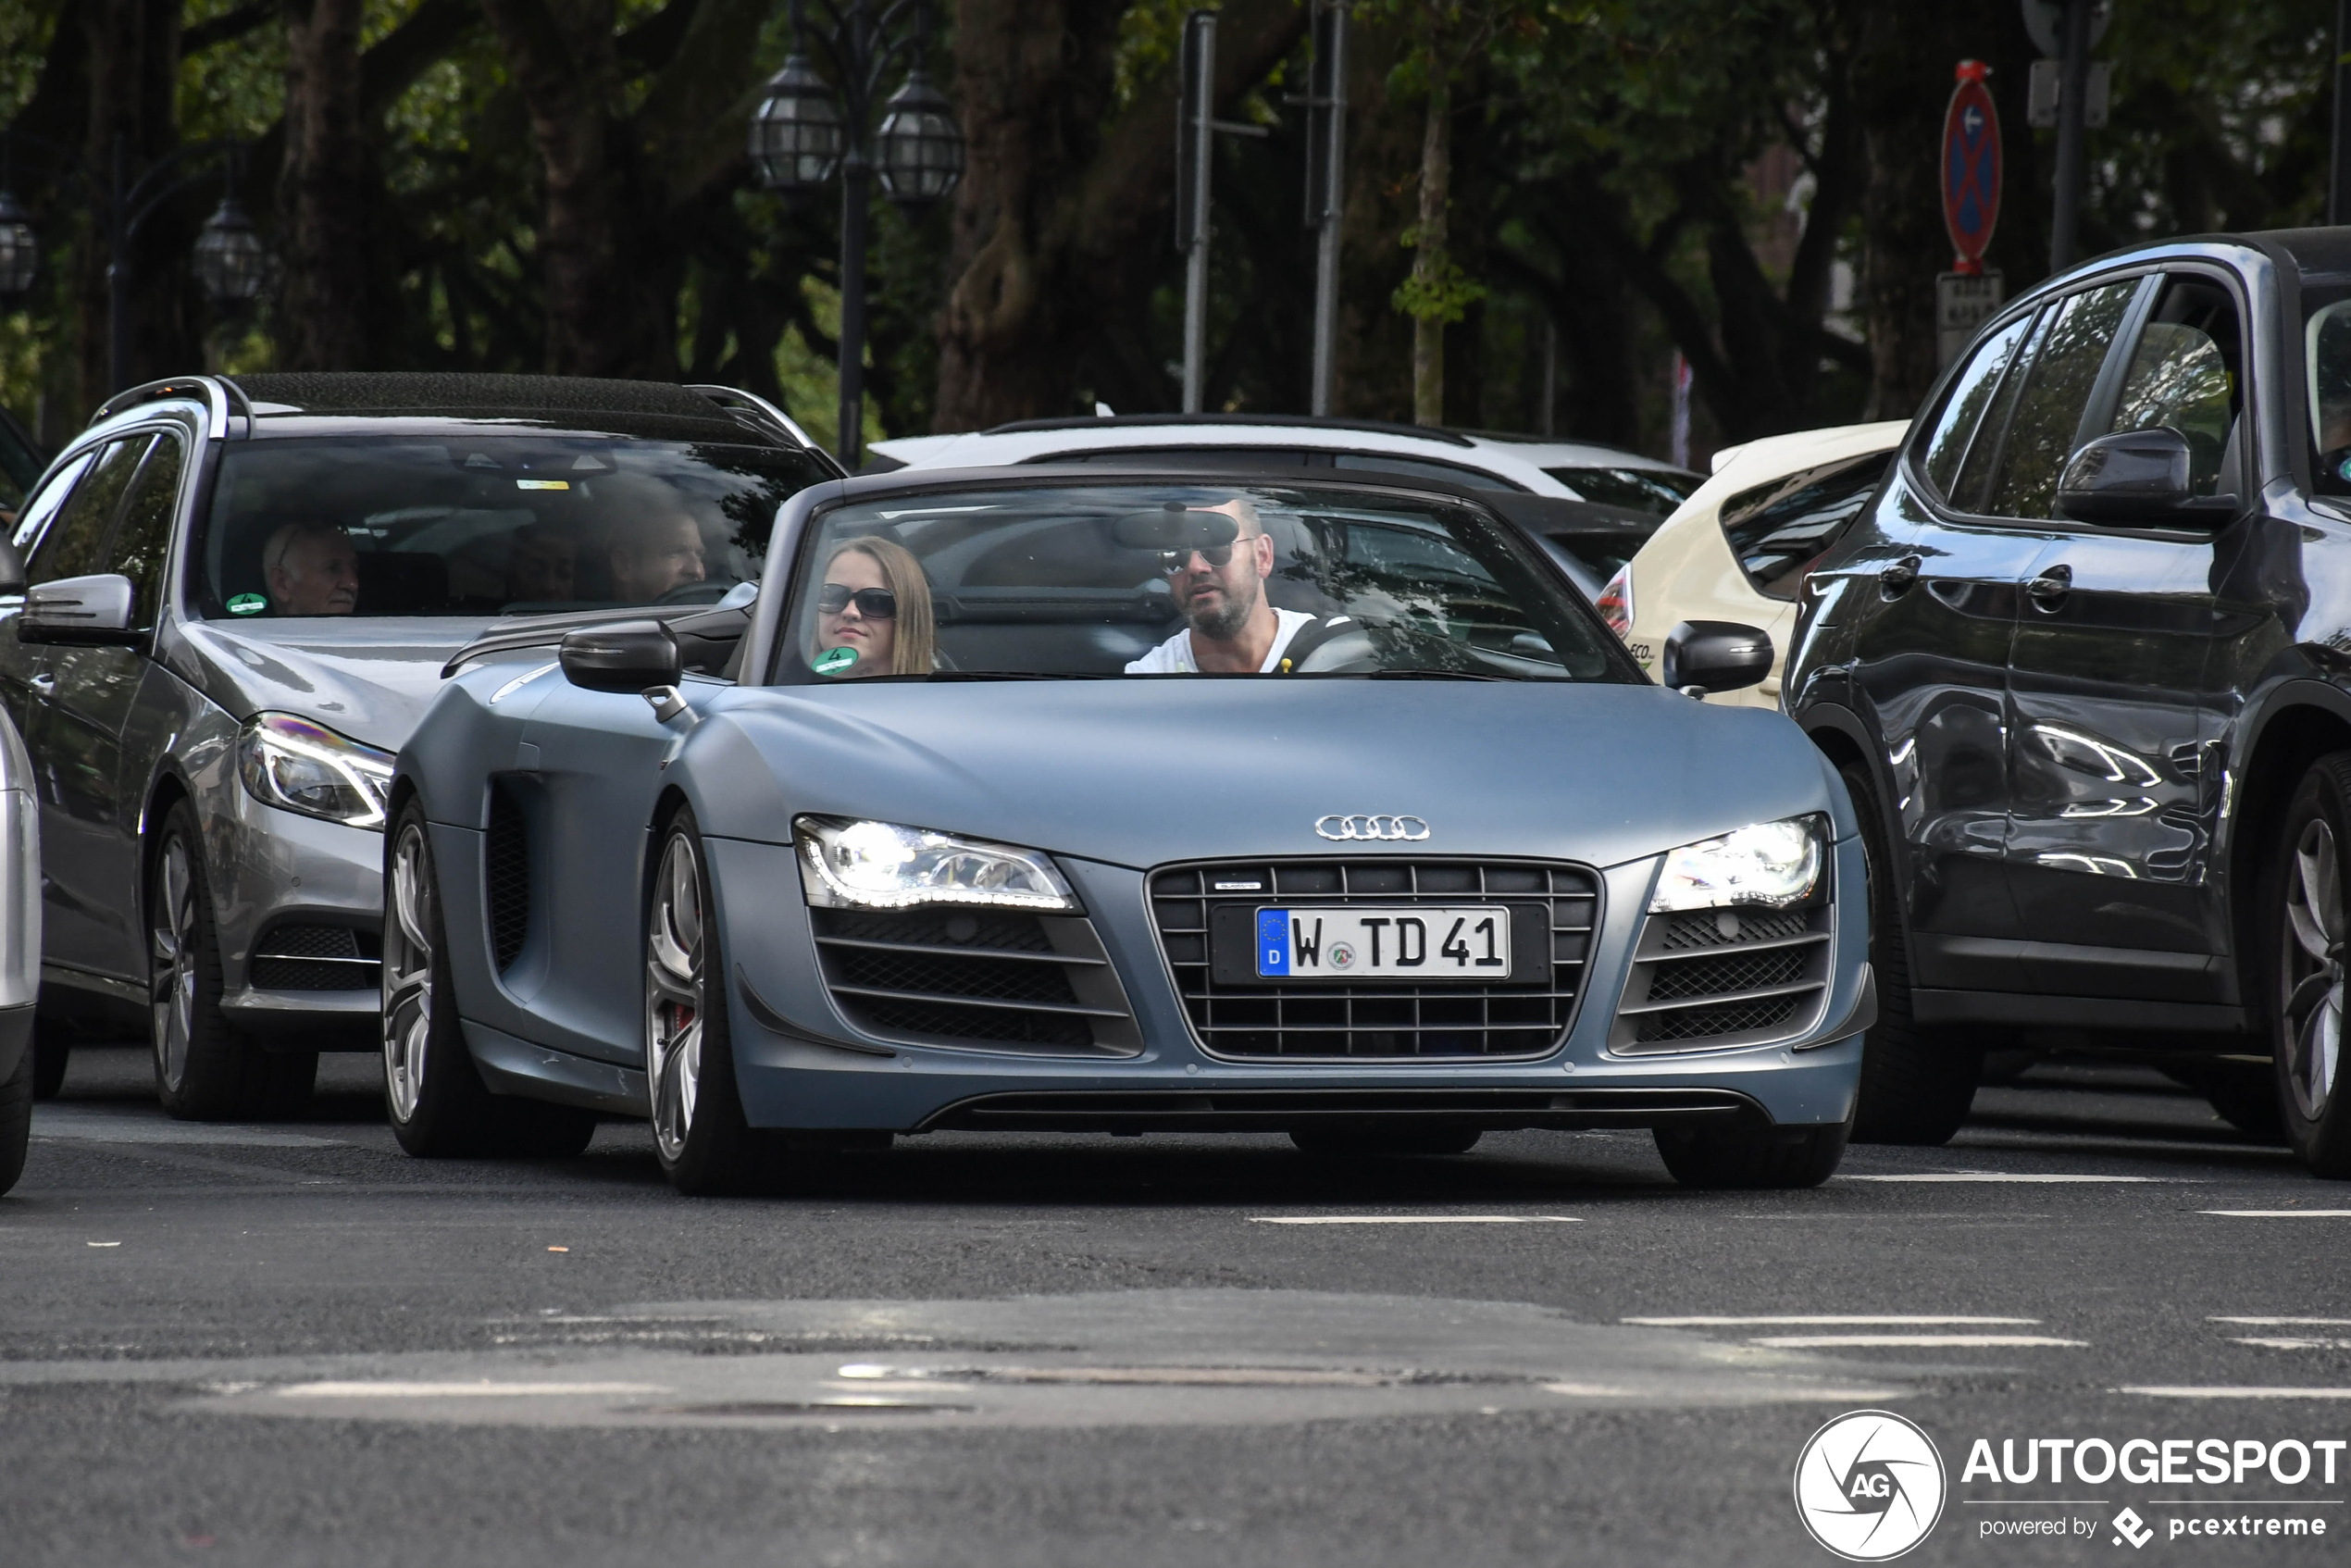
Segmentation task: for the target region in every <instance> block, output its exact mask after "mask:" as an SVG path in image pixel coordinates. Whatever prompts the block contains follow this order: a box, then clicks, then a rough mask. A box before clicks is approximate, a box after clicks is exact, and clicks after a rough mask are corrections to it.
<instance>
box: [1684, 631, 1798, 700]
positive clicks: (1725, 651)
mask: <svg viewBox="0 0 2351 1568" xmlns="http://www.w3.org/2000/svg"><path fill="white" fill-rule="evenodd" d="M1658 667H1659V670H1660V671H1661V676H1662V678H1663V680H1664V682H1665V684H1666V685H1668V686H1671V687H1674V688H1676V689H1677V690H1679V691H1681V693H1682V694H1683V695H1684V696H1686V697H1701V696H1704V695H1705V694H1706V693H1708V692H1710V691H1738V690H1739V689H1740V688H1741V687H1745V686H1754V685H1757V684H1760V682H1761V681H1762V679H1763V678H1764V677H1766V676H1768V675H1770V674H1771V673H1772V634H1771V633H1770V632H1768V631H1759V630H1757V629H1756V628H1754V627H1751V626H1741V625H1740V624H1739V623H1738V622H1736V621H1684V622H1682V623H1681V624H1680V625H1679V626H1676V627H1675V628H1673V630H1672V631H1671V632H1670V633H1668V634H1667V635H1666V639H1665V654H1664V657H1663V658H1662V659H1661V660H1660V661H1659V666H1658Z"/></svg>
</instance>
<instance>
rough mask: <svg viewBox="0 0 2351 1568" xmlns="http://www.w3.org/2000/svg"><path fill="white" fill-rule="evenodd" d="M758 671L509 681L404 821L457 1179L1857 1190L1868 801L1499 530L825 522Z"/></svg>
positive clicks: (1206, 481)
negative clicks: (1187, 1139)
mask: <svg viewBox="0 0 2351 1568" xmlns="http://www.w3.org/2000/svg"><path fill="white" fill-rule="evenodd" d="M767 560H768V562H769V563H770V566H769V569H768V570H767V571H766V572H765V576H764V578H763V579H762V582H761V585H760V588H759V597H758V601H757V604H755V606H753V610H752V613H751V615H750V616H749V617H748V625H747V628H746V629H745V631H744V633H743V635H742V638H741V640H740V644H739V645H738V646H737V647H736V648H735V650H734V651H733V653H732V654H731V655H730V657H729V658H728V660H727V662H726V664H725V666H723V669H722V670H721V672H720V673H719V674H716V675H710V674H693V673H682V672H681V666H682V662H683V661H682V660H681V657H680V653H679V650H678V646H677V638H676V635H675V631H674V628H671V627H669V626H667V625H665V624H663V623H660V622H658V621H654V620H649V619H648V620H639V621H635V622H628V621H616V620H605V621H603V622H600V623H597V624H593V625H586V626H581V627H579V628H576V629H573V630H571V631H569V632H567V633H565V634H564V635H563V636H562V637H561V639H560V641H556V638H555V635H554V630H553V628H550V629H548V630H546V631H543V632H541V633H540V634H539V641H537V642H536V643H535V644H534V643H531V642H530V641H529V640H528V639H526V638H524V637H522V636H519V635H511V634H510V635H504V636H493V637H489V638H485V639H484V640H482V641H480V642H479V643H477V644H476V645H474V646H473V647H470V648H468V649H466V650H465V651H463V652H461V653H459V654H457V656H456V657H455V658H454V659H453V660H452V661H451V666H450V667H451V669H452V671H453V673H452V675H451V677H450V678H449V680H448V681H447V683H446V685H445V686H444V687H443V689H442V691H441V694H440V696H439V697H438V698H437V699H436V700H435V701H434V703H433V704H432V706H431V707H430V708H429V710H428V711H427V713H426V716H425V717H424V719H423V720H422V722H421V723H420V724H419V726H418V728H417V731H416V733H415V735H414V736H413V737H412V738H411V739H410V740H409V741H408V743H407V745H406V746H405V747H404V749H403V750H402V752H401V753H400V758H399V762H398V765H397V767H396V769H395V771H394V774H393V777H392V781H391V783H390V786H389V788H388V790H387V792H386V812H387V815H388V816H389V818H390V821H391V830H390V832H389V833H388V834H387V835H386V840H385V849H386V856H387V862H386V867H385V878H384V881H385V894H386V909H385V914H384V933H385V936H384V941H385V946H384V968H383V1018H384V1068H385V1078H386V1084H387V1089H388V1093H389V1100H390V1105H391V1114H392V1124H393V1127H394V1129H395V1131H396V1133H397V1134H398V1136H399V1139H400V1140H401V1142H402V1144H403V1145H404V1147H405V1148H407V1149H408V1150H409V1151H411V1152H414V1153H417V1154H427V1155H431V1154H444V1153H460V1152H467V1151H493V1150H498V1149H510V1148H516V1147H529V1148H534V1149H539V1150H547V1149H554V1148H563V1147H577V1146H578V1144H580V1143H582V1142H584V1141H585V1139H587V1137H588V1136H589V1133H590V1131H591V1127H592V1122H593V1118H594V1116H595V1114H598V1113H604V1114H629V1115H639V1116H647V1117H649V1118H651V1120H652V1123H653V1133H654V1141H655V1144H656V1146H657V1149H658V1151H659V1155H660V1160H661V1164H662V1165H663V1167H664V1168H665V1171H666V1173H667V1174H668V1176H669V1177H670V1178H671V1180H672V1181H673V1182H674V1183H675V1184H676V1185H677V1186H678V1187H679V1188H681V1189H684V1190H686V1191H690V1192H702V1191H713V1190H724V1189H729V1188H739V1187H741V1186H744V1185H746V1184H755V1183H761V1182H765V1181H767V1180H771V1179H774V1177H775V1176H776V1175H777V1172H779V1171H783V1170H788V1169H790V1168H791V1165H792V1164H793V1162H795V1161H797V1160H800V1159H803V1158H806V1157H808V1156H809V1155H810V1154H811V1153H812V1152H816V1151H823V1150H824V1149H826V1148H827V1147H840V1146H842V1145H855V1146H874V1145H877V1144H886V1143H888V1142H889V1139H890V1138H891V1137H892V1136H894V1135H917V1134H922V1133H927V1132H930V1131H933V1130H937V1129H945V1128H957V1129H981V1128H1004V1129H1020V1130H1033V1129H1067V1130H1094V1131H1100V1130H1104V1129H1107V1130H1111V1131H1114V1132H1137V1131H1147V1130H1154V1129H1166V1130H1250V1131H1280V1132H1287V1134H1288V1135H1289V1136H1290V1138H1291V1139H1293V1140H1294V1141H1295V1142H1296V1143H1297V1144H1298V1145H1299V1146H1300V1148H1301V1149H1304V1150H1306V1151H1310V1152H1326V1153H1340V1154H1350V1155H1362V1154H1369V1153H1419V1154H1428V1153H1449V1152H1460V1151H1466V1150H1467V1149H1468V1148H1470V1146H1471V1145H1473V1144H1474V1143H1475V1142H1476V1140H1477V1139H1478V1137H1479V1135H1480V1134H1481V1133H1483V1132H1485V1131H1488V1130H1494V1129H1504V1128H1530V1127H1531V1128H1546V1127H1559V1128H1578V1127H1605V1126H1638V1127H1649V1128H1653V1129H1654V1130H1655V1135H1656V1138H1657V1142H1658V1146H1659V1149H1660V1150H1661V1152H1662V1154H1663V1156H1664V1159H1665V1162H1666V1164H1667V1166H1668V1168H1669V1169H1670V1170H1671V1171H1672V1172H1673V1175H1674V1176H1676V1177H1677V1178H1679V1179H1680V1180H1682V1181H1684V1182H1686V1183H1692V1184H1699V1185H1733V1186H1806V1185H1811V1184H1814V1183H1817V1182H1820V1181H1822V1180H1823V1179H1824V1178H1825V1177H1826V1176H1828V1175H1829V1174H1830V1172H1831V1171H1832V1170H1833V1169H1834V1168H1835V1165H1836V1163H1837V1161H1838V1159H1839V1158H1840V1156H1841V1154H1842V1152H1843V1150H1844V1147H1845V1142H1846V1139H1847V1129H1848V1126H1849V1124H1850V1118H1851V1115H1852V1111H1853V1105H1854V1093H1855V1085H1856V1081H1857V1077H1858V1074H1859V1070H1860V1062H1861V1053H1862V1037H1863V1034H1864V1031H1865V1030H1866V1029H1867V1028H1868V1027H1869V1026H1870V1024H1871V1022H1872V1018H1873V1015H1874V1011H1875V1003H1874V990H1873V989H1872V981H1871V975H1870V966H1869V963H1868V952H1867V949H1866V942H1867V929H1868V919H1867V915H1868V907H1867V906H1868V891H1867V890H1868V872H1867V868H1866V867H1865V865H1864V862H1863V859H1862V850H1861V844H1860V840H1859V838H1858V837H1857V836H1856V826H1855V822H1854V818H1853V815H1852V812H1851V808H1850V806H1849V804H1848V803H1847V799H1846V795H1845V791H1844V790H1843V788H1842V787H1841V786H1840V785H1839V783H1838V781H1837V778H1836V776H1835V773H1834V772H1833V771H1831V770H1830V769H1829V768H1828V767H1827V766H1826V765H1824V764H1823V763H1822V759H1821V757H1820V755H1819V753H1817V751H1816V750H1815V749H1814V748H1812V747H1810V745H1808V744H1807V743H1806V742H1805V740H1804V738H1803V737H1802V735H1801V734H1799V733H1798V732H1797V730H1796V729H1795V728H1794V727H1793V726H1791V725H1790V724H1788V723H1787V722H1786V721H1785V719H1784V718H1782V717H1780V716H1778V715H1775V714H1770V713H1764V712H1760V711H1756V710H1753V709H1737V710H1734V709H1725V708H1720V707H1713V706H1710V705H1708V704H1705V703H1697V702H1692V701H1690V700H1689V697H1688V695H1686V694H1685V693H1689V694H1696V693H1698V692H1701V691H1707V690H1713V689H1718V688H1729V687H1735V686H1738V685H1741V684H1745V683H1750V682H1752V681H1753V680H1755V679H1757V678H1760V676H1761V674H1762V673H1763V671H1764V669H1766V668H1767V667H1768V666H1769V664H1770V659H1771V647H1770V642H1769V640H1768V639H1766V638H1764V637H1762V636H1761V634H1760V633H1757V632H1754V631H1753V630H1752V629H1751V628H1744V627H1738V626H1734V625H1728V624H1721V623H1699V624H1694V625H1690V626H1686V627H1683V628H1677V630H1676V635H1675V636H1674V638H1673V639H1672V640H1670V642H1669V648H1670V652H1669V653H1668V656H1667V658H1666V659H1665V661H1664V662H1665V666H1666V670H1665V673H1666V678H1667V679H1668V681H1669V682H1670V684H1671V685H1672V686H1673V687H1679V688H1681V689H1682V690H1681V691H1674V690H1670V689H1669V690H1661V689H1660V688H1659V687H1657V686H1655V685H1652V684H1651V683H1650V682H1649V681H1648V678H1646V677H1644V676H1643V675H1642V674H1641V672H1640V671H1639V669H1638V668H1637V667H1636V666H1634V665H1633V664H1632V662H1631V661H1630V659H1629V658H1628V657H1627V656H1626V654H1625V653H1624V651H1623V648H1622V646H1621V645H1619V644H1618V642H1617V641H1616V640H1615V639H1614V638H1613V637H1611V635H1610V634H1609V632H1608V630H1607V628H1605V627H1604V626H1602V625H1601V623H1600V622H1599V620H1598V617H1597V616H1596V615H1595V613H1594V612H1593V610H1592V609H1591V607H1590V606H1589V605H1588V604H1586V603H1585V602H1584V601H1583V600H1582V598H1581V596H1580V595H1578V594H1577V593H1576V592H1575V591H1574V588H1573V587H1572V586H1571V584H1570V583H1569V581H1568V580H1567V579H1566V578H1565V577H1564V576H1563V575H1562V574H1561V571H1560V570H1559V568H1558V567H1557V566H1555V565H1554V564H1553V563H1551V562H1550V561H1549V559H1548V558H1546V557H1545V556H1544V555H1542V554H1540V553H1538V552H1537V551H1536V550H1535V549H1534V548H1533V547H1531V546H1529V545H1528V544H1526V543H1525V542H1524V540H1523V536H1521V535H1520V534H1518V533H1517V532H1516V531H1515V530H1513V529H1511V528H1510V527H1508V526H1507V525H1506V524H1505V523H1504V522H1503V521H1502V520H1501V519H1500V518H1499V516H1497V515H1496V514H1495V513H1493V512H1492V511H1491V510H1489V509H1487V508H1486V506H1485V505H1484V504H1481V503H1480V502H1479V501H1477V500H1476V499H1474V497H1469V496H1454V495H1443V494H1434V493H1431V492H1426V491H1414V490H1410V489H1405V488H1399V487H1396V486H1392V485H1389V484H1387V483H1385V482H1382V481H1378V480H1367V481H1359V482H1349V481H1346V480H1329V481H1324V480H1317V481H1314V482H1311V483H1306V482H1300V483H1290V482H1277V481H1271V480H1266V479H1262V478H1239V479H1211V478H1206V477H1203V476H1200V475H1197V474H1194V475H1189V476H1186V475H1180V474H1179V475H1166V474H1151V473H1136V474H1127V473H1117V472H1105V471H1104V470H1103V469H1101V468H1099V467H1096V468H1086V469H1076V468H1064V469H1059V470H1039V469H1035V468H1026V469H1013V470H1006V469H990V470H975V471H964V472H946V473H941V472H935V471H925V470H913V471H908V472H902V473H898V474H891V475H887V476H879V477H875V478H867V479H852V480H848V481H845V482H841V481H828V482H825V483H821V484H817V485H815V486H812V487H810V488H809V489H807V490H804V491H802V492H799V493H798V494H796V495H794V496H792V497H791V498H790V500H789V501H787V502H785V503H784V504H783V506H782V508H781V511H780V514H779V516H777V519H776V521H775V525H774V529H773V533H772V544H771V549H770V554H768V556H767Z"/></svg>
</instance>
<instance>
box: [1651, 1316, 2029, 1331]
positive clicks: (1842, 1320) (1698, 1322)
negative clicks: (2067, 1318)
mask: <svg viewBox="0 0 2351 1568" xmlns="http://www.w3.org/2000/svg"><path fill="white" fill-rule="evenodd" d="M1616 1321H1617V1322H1619V1323H1637V1324H1640V1325H1643V1326H1645V1327H1648V1328H1736V1327H1741V1326H1744V1325H1750V1324H1752V1325H1757V1326H1759V1327H1760V1326H1764V1325H1774V1324H1787V1325H1798V1324H1814V1325H1822V1326H1826V1325H1837V1324H1850V1325H1861V1324H1879V1325H1885V1326H1887V1327H1904V1326H1908V1327H1914V1328H1924V1327H1933V1326H1934V1325H1943V1324H1968V1323H1973V1324H2021V1325H2027V1326H2029V1325H2033V1324H2036V1323H2039V1322H2040V1321H2041V1320H2040V1319H2039V1318H2037V1317H1916V1316H1908V1315H1897V1314H1894V1313H1884V1314H1864V1315H1854V1316H1838V1315H1825V1314H1823V1315H1808V1316H1799V1315H1797V1314H1794V1313H1789V1314H1785V1315H1771V1316H1761V1317H1621V1318H1618V1319H1617V1320H1616Z"/></svg>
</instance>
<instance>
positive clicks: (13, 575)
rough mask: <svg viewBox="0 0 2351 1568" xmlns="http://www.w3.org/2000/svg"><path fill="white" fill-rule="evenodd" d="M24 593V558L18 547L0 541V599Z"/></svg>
mask: <svg viewBox="0 0 2351 1568" xmlns="http://www.w3.org/2000/svg"><path fill="white" fill-rule="evenodd" d="M23 591H24V557H23V556H21V555H19V554H17V547H16V546H15V545H13V544H11V543H9V542H8V541H6V540H5V539H0V599H4V598H8V597H10V596H12V595H16V594H20V593H22V592H23Z"/></svg>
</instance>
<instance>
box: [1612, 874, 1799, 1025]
mask: <svg viewBox="0 0 2351 1568" xmlns="http://www.w3.org/2000/svg"><path fill="white" fill-rule="evenodd" d="M1829 914H1830V911H1829V906H1828V905H1826V904H1821V905H1818V906H1815V907H1811V908H1806V909H1768V910H1766V909H1714V910H1698V911H1686V912H1678V913H1673V914H1661V915H1650V916H1649V917H1648V922H1647V924H1646V925H1645V926H1644V927H1643V928H1642V932H1641V941H1640V946H1639V948H1638V950H1637V951H1636V953H1635V956H1634V963H1633V970H1632V973H1631V975H1630V976H1629V977H1627V979H1626V980H1625V985H1624V1000H1623V1002H1622V1003H1621V1004H1620V1005H1619V1006H1618V1009H1617V1019H1616V1024H1615V1026H1614V1027H1613V1029H1612V1030H1611V1035H1610V1041H1609V1044H1610V1049H1611V1050H1613V1051H1616V1052H1643V1051H1683V1050H1692V1049H1698V1048H1703V1047H1709V1046H1714V1047H1720V1046H1734V1045H1748V1044H1755V1043H1760V1042H1761V1041H1765V1040H1768V1039H1772V1038H1773V1037H1774V1036H1781V1035H1785V1034H1788V1033H1791V1032H1793V1031H1795V1030H1797V1029H1799V1028H1802V1027H1805V1026H1806V1024H1807V1022H1808V1021H1809V1020H1810V1017H1811V1015H1812V1014H1814V1013H1816V1012H1817V1011H1818V1010H1819V1008H1820V1005H1821V1002H1822V999H1823V997H1824V996H1825V994H1826V992H1827V989H1828V978H1829V957H1830V952H1829V946H1830V944H1829Z"/></svg>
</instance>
